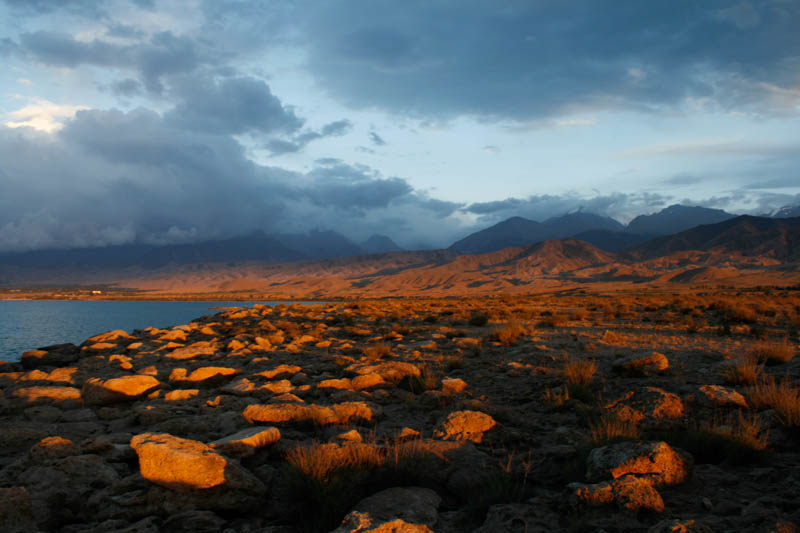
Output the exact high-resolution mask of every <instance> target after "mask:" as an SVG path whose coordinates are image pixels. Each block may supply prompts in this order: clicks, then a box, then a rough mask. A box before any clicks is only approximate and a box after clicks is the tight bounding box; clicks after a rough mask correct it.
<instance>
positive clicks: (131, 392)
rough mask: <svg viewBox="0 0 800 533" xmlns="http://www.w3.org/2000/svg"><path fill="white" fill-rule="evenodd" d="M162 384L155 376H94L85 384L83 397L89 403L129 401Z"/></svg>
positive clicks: (101, 403) (102, 403) (100, 403)
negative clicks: (109, 377) (106, 377)
mask: <svg viewBox="0 0 800 533" xmlns="http://www.w3.org/2000/svg"><path fill="white" fill-rule="evenodd" d="M160 386H161V382H160V381H158V380H157V379H156V378H154V377H153V376H143V375H135V376H122V377H119V378H111V379H99V378H92V379H89V380H87V381H86V382H85V383H84V384H83V399H84V401H85V402H86V403H87V404H91V405H105V404H109V403H117V402H127V401H131V400H137V399H139V398H143V397H144V396H147V395H148V394H150V393H151V392H153V391H154V390H156V389H158V388H159V387H160Z"/></svg>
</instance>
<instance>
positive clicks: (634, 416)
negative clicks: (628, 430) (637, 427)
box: [605, 387, 685, 424]
mask: <svg viewBox="0 0 800 533" xmlns="http://www.w3.org/2000/svg"><path fill="white" fill-rule="evenodd" d="M605 408H606V409H608V410H610V411H613V412H614V413H615V414H616V415H617V417H618V418H620V419H621V420H625V421H629V422H633V423H637V424H638V423H639V422H641V421H642V420H645V419H662V420H663V419H667V420H674V419H677V418H682V417H683V416H684V414H685V412H684V408H683V402H682V401H681V399H680V397H678V396H677V395H675V394H672V393H671V392H666V391H665V390H662V389H659V388H658V387H644V388H643V389H640V390H636V391H629V392H627V393H626V394H625V395H624V396H622V397H621V398H618V399H617V400H615V401H613V402H611V403H610V404H607V405H606V406H605Z"/></svg>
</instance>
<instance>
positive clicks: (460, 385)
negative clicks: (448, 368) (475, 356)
mask: <svg viewBox="0 0 800 533" xmlns="http://www.w3.org/2000/svg"><path fill="white" fill-rule="evenodd" d="M466 389H467V382H466V381H464V380H463V379H460V378H446V379H443V380H442V392H444V393H446V394H458V393H459V392H464V391H465V390H466Z"/></svg>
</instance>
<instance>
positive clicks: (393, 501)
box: [331, 487, 442, 533]
mask: <svg viewBox="0 0 800 533" xmlns="http://www.w3.org/2000/svg"><path fill="white" fill-rule="evenodd" d="M441 502H442V499H441V498H440V497H439V495H438V494H436V493H435V492H434V491H432V490H431V489H426V488H421V487H397V488H392V489H386V490H382V491H381V492H378V493H377V494H374V495H372V496H370V497H369V498H365V499H363V500H361V501H360V502H359V503H358V504H357V505H356V507H355V509H353V510H352V511H351V512H350V513H349V514H348V515H347V516H345V518H344V520H343V521H342V525H341V526H339V527H338V528H337V529H335V530H334V531H332V532H331V533H357V532H364V533H367V532H375V533H383V532H385V533H390V532H395V533H428V532H433V531H434V530H433V528H434V527H435V526H436V522H437V521H438V520H439V513H438V511H437V510H438V508H439V504H440V503H441Z"/></svg>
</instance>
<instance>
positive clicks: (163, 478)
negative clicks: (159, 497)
mask: <svg viewBox="0 0 800 533" xmlns="http://www.w3.org/2000/svg"><path fill="white" fill-rule="evenodd" d="M131 447H132V448H133V449H134V450H135V451H136V454H137V455H138V456H139V469H140V471H141V473H142V476H143V477H144V478H145V479H147V480H149V481H151V482H153V483H155V484H157V485H161V486H162V487H167V488H170V489H176V490H181V489H184V490H185V489H210V488H212V487H218V486H221V485H226V486H228V487H230V488H243V487H242V485H243V483H242V482H243V481H245V484H251V485H252V481H251V480H250V479H248V478H252V475H251V474H249V472H246V471H245V472H243V470H244V469H243V468H242V467H241V466H240V465H238V464H237V463H232V462H230V461H229V460H228V459H226V458H225V457H223V456H222V455H220V454H218V453H217V452H215V451H214V450H213V448H211V447H210V446H207V445H206V444H203V443H202V442H198V441H195V440H189V439H181V438H179V437H175V436H172V435H169V434H167V433H162V434H153V433H143V434H141V435H136V436H135V437H133V438H132V439H131Z"/></svg>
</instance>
